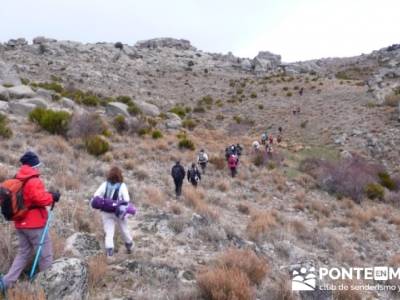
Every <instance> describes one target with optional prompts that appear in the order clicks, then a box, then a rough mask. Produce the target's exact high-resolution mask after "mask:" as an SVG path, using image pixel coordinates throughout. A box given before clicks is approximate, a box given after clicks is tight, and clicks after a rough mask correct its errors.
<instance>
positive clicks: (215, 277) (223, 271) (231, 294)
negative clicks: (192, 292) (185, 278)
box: [197, 267, 253, 300]
mask: <svg viewBox="0 0 400 300" xmlns="http://www.w3.org/2000/svg"><path fill="white" fill-rule="evenodd" d="M197 284H198V285H199V289H200V292H201V293H202V295H203V297H204V299H209V300H213V299H215V300H231V299H236V300H249V299H253V293H252V290H251V287H250V281H249V279H248V278H247V276H246V274H244V273H243V272H241V271H240V270H238V269H235V268H233V269H230V268H229V269H228V268H225V267H216V268H210V269H208V270H207V271H205V272H203V273H201V274H200V275H198V276H197Z"/></svg>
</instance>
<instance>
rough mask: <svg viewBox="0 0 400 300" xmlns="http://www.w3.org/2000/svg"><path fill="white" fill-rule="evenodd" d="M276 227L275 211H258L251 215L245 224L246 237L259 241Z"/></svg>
mask: <svg viewBox="0 0 400 300" xmlns="http://www.w3.org/2000/svg"><path fill="white" fill-rule="evenodd" d="M276 225H277V212H276V211H260V212H255V213H252V214H251V219H250V221H249V223H248V224H247V228H246V231H247V235H248V236H249V238H250V239H251V240H253V241H260V240H262V239H264V238H265V235H266V234H267V233H268V232H269V231H270V230H271V229H273V228H274V227H276Z"/></svg>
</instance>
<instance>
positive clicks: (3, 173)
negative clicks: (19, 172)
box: [0, 166, 10, 182]
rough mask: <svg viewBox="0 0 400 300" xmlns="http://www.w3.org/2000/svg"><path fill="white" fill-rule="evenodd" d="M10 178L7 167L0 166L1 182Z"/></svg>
mask: <svg viewBox="0 0 400 300" xmlns="http://www.w3.org/2000/svg"><path fill="white" fill-rule="evenodd" d="M8 178H10V174H9V171H8V169H7V168H6V167H3V166H0V182H3V181H4V180H6V179H8Z"/></svg>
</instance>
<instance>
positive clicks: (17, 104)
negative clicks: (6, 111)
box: [9, 101, 36, 117]
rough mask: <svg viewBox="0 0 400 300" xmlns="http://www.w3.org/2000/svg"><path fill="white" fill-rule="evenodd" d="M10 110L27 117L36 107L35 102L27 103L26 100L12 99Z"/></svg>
mask: <svg viewBox="0 0 400 300" xmlns="http://www.w3.org/2000/svg"><path fill="white" fill-rule="evenodd" d="M9 106H10V111H11V112H12V113H13V114H16V115H18V116H23V117H26V116H28V115H29V113H30V112H31V111H32V110H34V109H35V108H36V105H35V104H33V103H27V102H24V101H10V102H9Z"/></svg>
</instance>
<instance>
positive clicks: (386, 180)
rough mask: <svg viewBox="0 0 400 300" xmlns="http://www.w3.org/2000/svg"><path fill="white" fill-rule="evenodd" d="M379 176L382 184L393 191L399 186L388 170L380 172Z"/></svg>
mask: <svg viewBox="0 0 400 300" xmlns="http://www.w3.org/2000/svg"><path fill="white" fill-rule="evenodd" d="M378 177H379V180H380V184H381V185H382V186H384V187H385V188H387V189H389V190H391V191H393V190H395V189H396V188H397V186H396V182H395V181H394V180H393V179H392V178H391V177H390V175H389V174H388V173H386V172H380V173H378Z"/></svg>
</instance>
